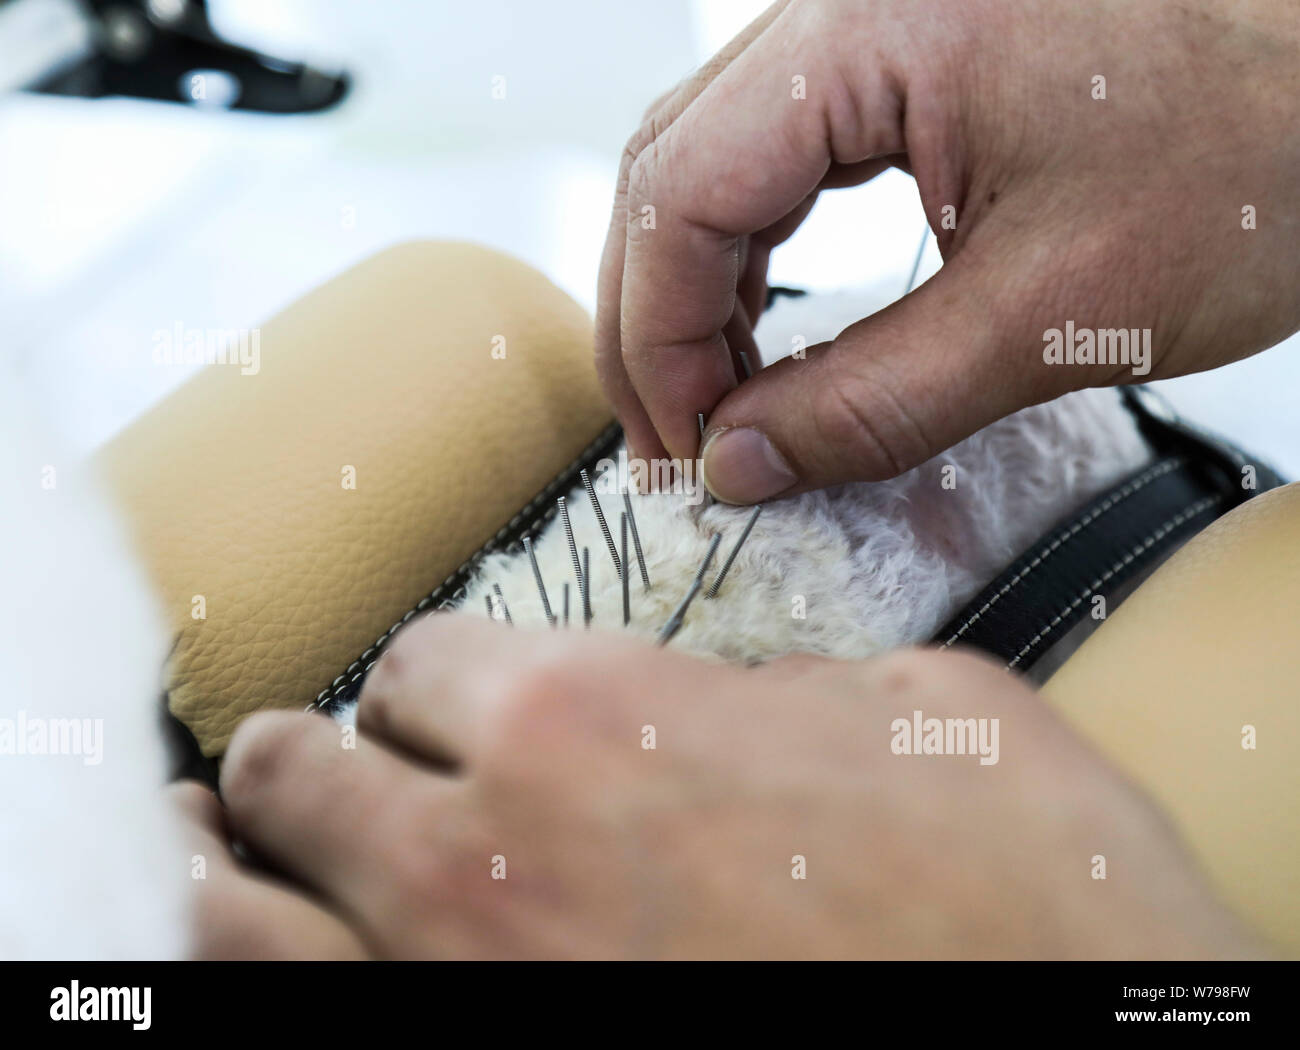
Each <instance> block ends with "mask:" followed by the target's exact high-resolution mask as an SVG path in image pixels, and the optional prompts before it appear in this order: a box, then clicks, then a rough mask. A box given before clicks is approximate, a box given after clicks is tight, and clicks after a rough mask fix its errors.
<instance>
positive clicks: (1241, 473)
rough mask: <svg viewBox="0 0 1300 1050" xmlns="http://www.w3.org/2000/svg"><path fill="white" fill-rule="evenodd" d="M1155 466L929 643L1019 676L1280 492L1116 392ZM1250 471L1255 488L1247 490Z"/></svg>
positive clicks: (1271, 481) (1211, 443)
mask: <svg viewBox="0 0 1300 1050" xmlns="http://www.w3.org/2000/svg"><path fill="white" fill-rule="evenodd" d="M1120 396H1121V397H1122V398H1123V399H1124V403H1125V405H1126V406H1127V407H1128V409H1129V410H1130V411H1131V412H1132V413H1133V415H1134V417H1135V419H1136V421H1137V424H1138V427H1139V429H1140V430H1141V431H1142V434H1143V435H1144V436H1145V437H1146V439H1147V441H1148V442H1149V443H1150V445H1151V446H1152V448H1153V450H1154V451H1155V453H1156V459H1155V461H1154V462H1153V463H1152V464H1150V465H1149V466H1146V467H1144V468H1142V469H1141V470H1138V471H1135V472H1134V473H1133V474H1131V475H1129V476H1128V477H1126V478H1124V479H1123V480H1122V481H1120V482H1119V483H1118V484H1117V485H1115V486H1114V487H1113V488H1112V489H1111V490H1110V491H1108V492H1105V493H1103V494H1102V495H1100V496H1099V497H1097V498H1096V499H1095V500H1093V501H1092V502H1091V503H1089V504H1088V505H1087V506H1086V507H1084V508H1082V509H1081V510H1079V511H1077V512H1076V513H1074V514H1072V515H1070V516H1069V517H1068V518H1066V519H1065V520H1064V521H1062V522H1060V523H1059V524H1057V525H1056V526H1055V527H1054V528H1053V529H1051V530H1050V531H1049V532H1048V533H1047V534H1046V535H1044V536H1043V537H1042V538H1041V539H1039V540H1038V541H1037V542H1036V543H1034V544H1033V545H1032V546H1031V547H1030V548H1029V549H1028V550H1027V551H1026V552H1025V553H1024V554H1023V555H1021V556H1020V557H1019V558H1017V559H1016V560H1015V561H1014V562H1013V563H1012V564H1011V565H1010V566H1009V567H1008V568H1007V569H1006V570H1005V571H1004V572H1002V573H1001V574H1000V575H999V576H998V577H997V579H995V580H993V582H992V583H990V584H989V585H988V586H987V587H985V588H984V589H983V590H982V591H980V593H979V594H977V595H976V596H975V597H974V598H973V599H972V600H971V601H970V602H969V603H968V604H967V605H966V607H965V608H963V609H962V610H961V611H960V612H959V613H958V614H957V615H956V616H954V617H953V618H952V619H951V620H949V621H948V623H946V624H945V625H944V627H943V628H942V630H940V631H939V632H938V633H937V634H936V635H935V637H934V641H935V642H937V643H938V644H939V646H940V647H941V648H945V649H946V648H949V647H951V646H954V645H969V646H972V647H974V648H976V649H979V650H982V651H983V652H985V653H988V654H989V655H991V656H993V657H995V658H996V659H998V660H999V661H1001V662H1002V663H1003V664H1004V665H1005V666H1006V667H1007V669H1008V670H1017V671H1027V670H1029V668H1031V667H1032V666H1033V665H1034V663H1035V662H1036V661H1037V660H1038V659H1039V657H1041V656H1042V655H1043V654H1044V653H1046V652H1047V650H1048V649H1050V648H1051V646H1052V645H1053V644H1054V643H1055V642H1056V641H1057V640H1059V639H1060V638H1061V637H1063V636H1064V635H1065V634H1066V632H1067V631H1068V630H1069V629H1070V628H1071V627H1073V626H1074V625H1075V624H1076V623H1078V622H1079V621H1080V620H1081V619H1083V617H1084V616H1086V615H1088V614H1089V613H1090V612H1091V611H1092V609H1093V607H1094V605H1093V602H1094V599H1095V598H1096V596H1098V595H1100V596H1102V597H1103V598H1104V599H1106V602H1107V605H1108V606H1109V607H1108V608H1107V610H1106V612H1107V613H1109V612H1110V611H1113V609H1114V607H1115V606H1116V605H1118V603H1119V600H1120V594H1119V592H1120V589H1121V587H1122V585H1123V584H1125V583H1127V582H1128V581H1130V580H1132V579H1134V578H1136V577H1139V576H1140V575H1145V574H1148V573H1150V572H1151V571H1152V570H1153V569H1154V568H1155V567H1156V566H1157V565H1158V564H1159V563H1160V562H1161V561H1163V560H1164V559H1165V558H1166V557H1167V556H1168V555H1169V554H1171V553H1172V552H1173V551H1174V550H1175V549H1176V548H1177V547H1179V546H1181V545H1182V543H1183V542H1185V541H1186V540H1187V539H1189V538H1190V537H1191V536H1193V535H1195V534H1196V533H1197V532H1199V531H1200V530H1201V529H1203V528H1204V527H1205V526H1206V525H1208V524H1209V523H1210V522H1211V521H1214V520H1215V519H1216V518H1218V517H1221V516H1222V515H1223V514H1226V513H1227V512H1228V511H1230V510H1231V509H1233V508H1234V507H1236V506H1238V505H1239V504H1241V503H1244V502H1245V501H1246V500H1248V499H1250V498H1251V497H1253V496H1255V495H1257V494H1258V493H1260V492H1263V491H1267V490H1268V489H1271V488H1276V487H1277V486H1279V485H1282V484H1284V483H1285V482H1284V480H1283V479H1282V477H1281V476H1280V475H1279V474H1278V473H1277V472H1276V471H1274V470H1273V469H1272V468H1271V467H1269V466H1268V465H1267V464H1265V463H1262V462H1260V461H1259V460H1258V459H1255V458H1253V457H1249V456H1247V455H1246V454H1245V453H1243V452H1242V451H1241V450H1240V449H1238V448H1237V447H1236V446H1234V445H1232V444H1230V443H1228V442H1226V441H1223V440H1221V439H1219V438H1216V437H1212V436H1211V435H1209V434H1207V433H1205V432H1204V431H1201V430H1199V429H1198V428H1196V427H1193V426H1191V425H1190V424H1188V423H1186V422H1185V421H1183V420H1180V419H1178V418H1177V417H1176V416H1174V415H1173V414H1172V412H1169V411H1160V410H1158V409H1157V407H1156V406H1157V404H1158V401H1157V400H1156V399H1155V395H1153V394H1152V393H1151V391H1149V390H1146V389H1144V388H1140V387H1138V388H1134V387H1127V388H1124V389H1123V390H1122V391H1121V392H1120ZM1244 468H1250V470H1253V474H1254V477H1253V480H1254V487H1250V486H1249V485H1248V484H1247V478H1248V474H1249V473H1250V471H1247V470H1245V469H1244Z"/></svg>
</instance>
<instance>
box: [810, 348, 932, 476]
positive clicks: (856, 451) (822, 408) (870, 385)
mask: <svg viewBox="0 0 1300 1050" xmlns="http://www.w3.org/2000/svg"><path fill="white" fill-rule="evenodd" d="M817 402H818V403H817V406H816V412H815V416H814V418H815V419H816V420H817V429H818V435H819V437H820V438H821V442H822V447H823V448H824V449H826V450H828V451H829V452H830V453H831V454H832V455H834V456H835V457H836V458H837V461H838V463H841V464H842V463H852V464H853V465H854V470H855V472H856V476H855V478H854V480H880V479H883V478H887V477H897V476H898V475H899V474H902V473H903V472H904V471H905V470H907V469H909V468H910V467H912V466H915V465H916V464H917V463H920V462H922V461H924V459H925V458H926V455H925V451H924V444H925V442H924V439H923V438H922V439H921V440H920V441H916V442H913V441H909V440H908V439H907V436H906V432H907V430H908V427H909V425H910V417H909V416H908V414H907V412H906V409H905V406H904V405H903V404H902V402H901V401H900V399H899V398H897V397H896V396H894V395H893V394H892V393H891V384H890V380H889V377H888V376H887V375H884V374H873V375H871V376H867V375H864V374H863V373H862V372H861V371H855V370H850V369H841V370H840V374H838V375H835V376H834V377H833V380H832V381H831V382H828V383H822V384H821V385H820V386H819V388H818V393H817Z"/></svg>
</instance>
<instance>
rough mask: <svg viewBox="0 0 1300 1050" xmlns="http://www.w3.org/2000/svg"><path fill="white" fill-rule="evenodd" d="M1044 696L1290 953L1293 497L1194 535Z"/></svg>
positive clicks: (1281, 494) (1297, 900)
mask: <svg viewBox="0 0 1300 1050" xmlns="http://www.w3.org/2000/svg"><path fill="white" fill-rule="evenodd" d="M1043 693H1044V695H1045V696H1046V697H1047V698H1048V699H1049V700H1050V701H1051V703H1052V704H1053V706H1055V707H1056V708H1057V709H1058V710H1059V711H1060V712H1061V714H1062V715H1063V716H1064V717H1065V718H1066V719H1067V720H1068V721H1069V722H1070V723H1072V724H1073V725H1074V726H1075V727H1076V728H1077V729H1078V730H1080V731H1081V732H1082V733H1083V734H1085V735H1086V736H1088V737H1089V738H1091V739H1092V740H1093V741H1094V742H1095V743H1096V744H1097V745H1098V747H1099V748H1100V749H1101V750H1102V751H1103V752H1104V753H1105V754H1106V755H1107V756H1109V757H1110V759H1111V760H1112V761H1114V762H1116V763H1117V764H1118V765H1119V766H1120V767H1121V768H1123V769H1124V770H1126V771H1127V772H1128V773H1129V775H1130V776H1131V777H1132V778H1133V779H1134V780H1135V781H1136V782H1137V783H1139V784H1141V785H1142V786H1143V787H1145V788H1146V789H1147V791H1148V792H1150V793H1151V794H1152V795H1154V796H1155V797H1156V798H1157V799H1158V800H1159V801H1160V802H1161V803H1163V805H1164V807H1165V808H1166V809H1167V810H1168V812H1169V813H1170V814H1171V815H1172V816H1173V818H1174V820H1175V821H1176V822H1177V823H1178V825H1179V826H1180V828H1181V830H1182V832H1183V834H1184V835H1185V837H1186V838H1187V840H1188V841H1189V842H1190V844H1191V846H1192V848H1193V850H1194V851H1195V852H1196V854H1197V855H1198V856H1199V857H1200V859H1201V861H1202V863H1203V865H1204V867H1205V868H1206V869H1207V871H1208V872H1209V874H1210V877H1211V878H1212V879H1213V881H1214V882H1215V883H1216V884H1217V886H1218V887H1219V889H1220V891H1221V893H1222V894H1223V895H1224V897H1225V898H1226V899H1227V900H1228V901H1229V903H1230V904H1232V905H1233V906H1234V907H1235V908H1236V909H1237V910H1238V911H1239V912H1240V913H1241V914H1242V915H1243V916H1244V917H1245V918H1246V919H1248V920H1249V921H1251V922H1252V923H1253V924H1254V925H1255V926H1256V927H1257V928H1258V929H1259V930H1261V931H1262V932H1264V933H1265V934H1266V935H1268V936H1270V937H1271V938H1273V939H1274V940H1275V941H1276V942H1278V943H1279V944H1280V945H1282V946H1283V947H1284V948H1286V949H1288V950H1289V951H1290V952H1292V953H1294V952H1300V484H1294V485H1288V486H1287V487H1285V488H1282V489H1278V490H1275V491H1273V492H1268V493H1265V494H1263V495H1261V496H1258V497H1256V498H1255V499H1253V500H1252V501H1250V502H1249V503H1247V504H1245V505H1244V506H1242V507H1239V508H1238V509H1237V510H1235V511H1234V512H1233V513H1231V514H1229V515H1227V516H1226V517H1224V518H1222V519H1220V520H1219V521H1218V522H1216V523H1215V524H1214V525H1212V526H1210V528H1208V529H1206V530H1205V531H1204V532H1203V533H1201V534H1200V535H1199V536H1197V537H1195V538H1194V539H1193V540H1192V541H1191V542H1189V543H1188V544H1187V545H1186V546H1185V547H1184V548H1183V549H1182V550H1180V551H1179V552H1178V553H1177V554H1175V555H1174V557H1173V558H1171V559H1170V560H1169V561H1168V562H1167V563H1166V564H1165V565H1163V566H1162V567H1161V568H1160V570H1159V571H1158V572H1157V573H1156V574H1155V575H1153V576H1152V577H1151V579H1149V580H1148V581H1147V582H1146V583H1144V584H1143V585H1142V587H1141V588H1139V589H1138V591H1137V592H1136V593H1135V594H1134V595H1133V596H1132V597H1131V598H1129V600H1128V601H1127V602H1125V603H1124V604H1123V605H1122V606H1121V607H1120V608H1119V609H1118V610H1117V611H1116V612H1115V613H1114V615H1113V616H1111V618H1110V619H1109V621H1108V622H1106V623H1105V624H1103V625H1102V627H1101V629H1100V630H1098V631H1097V632H1096V634H1094V635H1093V636H1092V637H1091V638H1090V639H1089V640H1088V641H1087V642H1086V643H1085V644H1084V645H1083V646H1082V647H1081V648H1080V649H1079V651H1078V652H1077V653H1075V655H1074V656H1072V657H1071V658H1070V660H1069V661H1067V663H1066V664H1065V665H1064V666H1063V667H1062V668H1061V670H1060V671H1058V672H1057V673H1056V675H1055V676H1053V678H1052V679H1051V680H1050V681H1049V682H1048V683H1047V685H1046V686H1045V687H1044V689H1043ZM1247 725H1250V726H1253V727H1254V728H1255V733H1256V736H1257V744H1258V746H1257V748H1256V749H1255V750H1246V749H1244V748H1243V747H1242V738H1243V727H1244V726H1247ZM1097 848H1098V851H1099V852H1103V853H1104V852H1105V847H1104V844H1103V843H1099V844H1098V847H1097Z"/></svg>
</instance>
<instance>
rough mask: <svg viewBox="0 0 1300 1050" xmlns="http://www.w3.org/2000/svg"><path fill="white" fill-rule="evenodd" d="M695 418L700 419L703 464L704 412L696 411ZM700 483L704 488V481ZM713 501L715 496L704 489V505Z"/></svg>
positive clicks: (701, 458) (709, 504)
mask: <svg viewBox="0 0 1300 1050" xmlns="http://www.w3.org/2000/svg"><path fill="white" fill-rule="evenodd" d="M695 418H696V419H697V420H699V424H700V463H701V465H703V463H704V458H703V457H704V413H703V412H696V413H695ZM699 484H700V488H701V489H704V483H703V482H702V481H701V482H700V483H699ZM712 503H713V496H712V495H711V494H710V493H709V491H708V490H707V489H704V505H705V506H706V507H708V506H711V505H712Z"/></svg>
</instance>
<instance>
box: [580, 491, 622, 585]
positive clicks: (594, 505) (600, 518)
mask: <svg viewBox="0 0 1300 1050" xmlns="http://www.w3.org/2000/svg"><path fill="white" fill-rule="evenodd" d="M578 476H579V477H580V478H582V483H583V484H584V485H585V486H586V487H587V498H588V499H589V500H591V509H592V510H594V511H595V512H596V521H597V522H598V523H599V524H600V531H601V532H603V533H604V534H605V546H607V547H608V548H609V556H610V557H611V558H613V559H614V571H615V572H616V573H618V576H619V579H622V578H623V564H622V562H620V561H619V560H618V548H617V547H615V546H614V537H613V536H612V535H611V534H610V531H609V524H608V523H607V522H606V521H605V512H604V511H603V510H601V509H600V500H598V499H597V498H596V488H595V486H594V485H592V483H591V475H590V474H588V473H587V472H586V471H585V470H583V471H579V472H578Z"/></svg>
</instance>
